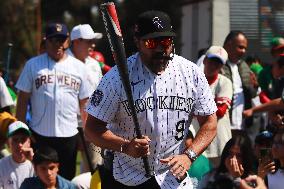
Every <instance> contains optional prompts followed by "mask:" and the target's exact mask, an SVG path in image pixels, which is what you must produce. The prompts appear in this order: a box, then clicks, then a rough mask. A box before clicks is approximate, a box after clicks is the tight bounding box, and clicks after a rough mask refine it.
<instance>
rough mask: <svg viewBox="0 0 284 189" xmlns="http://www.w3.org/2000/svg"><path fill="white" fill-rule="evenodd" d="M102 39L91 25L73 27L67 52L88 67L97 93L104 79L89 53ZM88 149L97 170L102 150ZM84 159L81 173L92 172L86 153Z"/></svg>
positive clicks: (89, 76)
mask: <svg viewBox="0 0 284 189" xmlns="http://www.w3.org/2000/svg"><path fill="white" fill-rule="evenodd" d="M101 38H102V34H101V33H95V32H94V31H93V29H92V27H91V26H90V25H89V24H82V25H81V24H80V25H77V26H75V27H73V29H72V31H71V34H70V39H71V47H70V48H69V49H68V51H67V53H68V54H70V55H71V56H73V57H75V58H77V59H79V60H80V61H82V63H84V65H85V66H86V68H87V72H88V73H87V74H88V75H87V78H88V80H89V82H90V83H91V90H92V91H95V89H96V88H97V86H98V84H99V82H100V80H101V78H102V70H101V67H100V65H99V62H98V61H96V60H95V59H94V58H92V57H90V56H89V52H90V50H91V49H92V48H94V46H95V41H94V40H95V39H101ZM82 126H83V127H84V126H85V125H84V124H83V125H82ZM81 142H83V141H81ZM80 146H82V145H80ZM87 148H88V151H87V153H89V155H90V159H91V163H92V166H93V168H94V169H95V168H96V166H97V165H99V164H102V157H101V149H100V148H99V147H97V146H94V145H91V144H90V143H89V142H87ZM81 150H83V149H81ZM82 159H83V161H82V164H81V166H82V167H81V172H87V171H90V170H89V167H88V163H87V158H86V156H85V152H84V153H82Z"/></svg>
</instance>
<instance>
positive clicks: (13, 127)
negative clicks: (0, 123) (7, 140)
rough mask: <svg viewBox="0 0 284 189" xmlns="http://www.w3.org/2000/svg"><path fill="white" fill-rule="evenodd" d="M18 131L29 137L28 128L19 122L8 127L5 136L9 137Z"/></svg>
mask: <svg viewBox="0 0 284 189" xmlns="http://www.w3.org/2000/svg"><path fill="white" fill-rule="evenodd" d="M18 130H23V131H24V132H25V133H26V134H27V135H29V136H31V131H30V130H29V127H28V126H27V125H26V124H25V123H23V122H21V121H15V122H14V123H12V124H10V125H9V127H8V133H7V136H8V137H10V136H12V135H14V134H15V132H17V131H18Z"/></svg>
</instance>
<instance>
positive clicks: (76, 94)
mask: <svg viewBox="0 0 284 189" xmlns="http://www.w3.org/2000/svg"><path fill="white" fill-rule="evenodd" d="M45 31H46V32H45V37H46V53H43V54H41V55H39V56H36V57H34V58H32V59H30V60H29V61H28V62H27V63H26V65H25V67H24V69H23V71H22V73H21V75H20V78H19V80H18V82H17V85H16V87H17V88H18V89H19V91H20V92H19V96H18V103H17V112H16V117H17V118H18V120H21V121H23V122H25V121H26V120H25V115H26V112H27V103H28V100H29V99H30V100H31V109H32V120H31V122H30V125H29V126H30V128H31V130H32V131H33V136H34V137H35V139H36V145H37V144H40V143H48V144H49V145H50V146H52V147H53V148H54V149H56V151H57V152H58V155H59V161H60V164H61V169H60V171H59V174H60V175H62V176H63V177H65V178H67V179H72V178H73V177H74V176H75V167H76V154H77V133H78V131H77V127H78V120H77V113H78V111H79V110H78V107H80V110H81V112H82V113H81V116H84V115H86V113H84V111H83V108H84V104H85V103H86V101H87V99H88V97H89V96H90V93H91V90H90V89H91V87H90V84H89V82H88V80H87V78H86V76H87V74H86V68H85V66H84V64H82V62H80V61H79V60H77V59H76V58H74V57H72V56H69V55H67V53H66V52H65V50H66V49H67V48H68V37H69V32H68V29H67V27H66V26H65V25H64V24H60V23H51V24H48V25H47V27H46V30H45ZM82 120H85V118H83V119H82Z"/></svg>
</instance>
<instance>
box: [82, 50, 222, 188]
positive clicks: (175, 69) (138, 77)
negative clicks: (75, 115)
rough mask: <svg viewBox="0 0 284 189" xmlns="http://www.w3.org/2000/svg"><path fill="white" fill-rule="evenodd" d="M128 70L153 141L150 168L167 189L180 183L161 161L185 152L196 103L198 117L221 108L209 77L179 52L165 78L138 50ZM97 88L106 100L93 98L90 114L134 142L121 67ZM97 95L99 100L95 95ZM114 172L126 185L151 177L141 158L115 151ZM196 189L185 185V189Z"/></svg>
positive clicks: (140, 113) (141, 116)
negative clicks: (216, 103)
mask: <svg viewBox="0 0 284 189" xmlns="http://www.w3.org/2000/svg"><path fill="white" fill-rule="evenodd" d="M128 70H129V78H130V82H131V84H132V92H133V98H134V101H135V107H136V111H137V114H138V115H137V116H138V120H139V123H140V126H141V131H142V134H143V135H148V136H149V138H150V139H151V143H150V151H151V155H150V156H149V163H150V167H152V168H153V169H154V171H155V173H156V179H157V181H158V183H159V184H160V185H161V186H162V188H178V185H179V183H178V182H177V181H176V179H175V178H174V176H173V175H172V174H171V173H168V167H167V165H164V164H161V163H160V162H159V159H161V158H165V157H168V156H170V155H173V154H180V153H181V152H182V150H183V149H184V140H185V135H186V133H187V131H188V127H189V114H190V112H191V108H192V106H193V105H194V106H195V110H194V114H196V115H210V114H212V113H214V112H215V111H216V109H217V108H216V105H215V102H214V100H213V96H212V92H211V90H210V88H209V86H208V83H207V80H206V78H205V76H204V74H203V73H202V72H201V71H200V70H199V68H197V66H196V65H195V64H193V63H191V62H189V61H188V60H186V59H184V58H182V57H179V56H177V55H175V56H174V59H173V60H172V61H170V62H169V65H168V68H167V69H166V70H165V72H164V73H163V74H162V75H160V76H157V75H155V74H153V73H151V72H150V71H149V70H148V69H147V67H145V66H144V65H143V64H142V63H141V60H140V57H139V55H138V54H135V55H133V56H131V57H129V58H128ZM97 90H98V91H100V92H102V93H101V94H103V95H101V96H100V97H102V98H101V99H100V100H97V101H95V102H96V103H95V105H94V103H92V101H90V103H89V104H88V105H87V108H86V110H87V112H88V113H89V114H91V115H93V116H95V117H96V118H98V119H100V120H102V121H104V122H107V123H109V124H108V127H109V129H110V130H111V131H112V132H114V133H115V134H117V135H118V136H121V137H123V138H126V139H129V140H131V139H132V138H133V137H135V136H136V135H135V131H134V125H133V122H132V119H131V116H130V115H131V114H130V111H129V110H128V108H127V107H128V103H127V101H126V96H125V92H124V90H123V88H122V84H121V82H120V78H119V75H118V70H117V67H114V68H113V69H112V70H111V71H110V72H108V73H107V74H106V75H105V76H104V77H103V79H102V81H101V83H100V84H99V86H98V88H97ZM93 97H94V98H96V99H99V98H97V96H96V95H93ZM93 102H94V101H93ZM113 171H114V177H115V179H116V180H118V181H119V182H121V183H123V184H125V185H129V186H133V185H138V184H141V183H143V182H145V181H146V180H147V178H146V177H145V170H144V168H143V162H142V159H140V158H138V159H134V158H132V157H130V156H127V155H125V154H121V153H116V154H115V158H114V170H113ZM186 180H187V179H186ZM186 182H187V183H189V182H190V181H189V180H187V181H186ZM181 186H182V185H180V187H181ZM191 187H192V186H191V184H186V185H185V186H184V187H181V188H191Z"/></svg>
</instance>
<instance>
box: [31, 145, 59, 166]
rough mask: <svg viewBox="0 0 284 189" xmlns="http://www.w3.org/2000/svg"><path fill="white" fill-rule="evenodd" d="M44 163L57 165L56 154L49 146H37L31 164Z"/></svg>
mask: <svg viewBox="0 0 284 189" xmlns="http://www.w3.org/2000/svg"><path fill="white" fill-rule="evenodd" d="M46 161H49V162H53V163H58V162H59V159H58V154H57V152H56V151H55V150H54V149H53V148H51V147H49V146H46V145H42V146H39V147H38V148H37V150H36V152H35V154H34V157H33V164H34V165H39V164H41V163H42V162H46Z"/></svg>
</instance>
